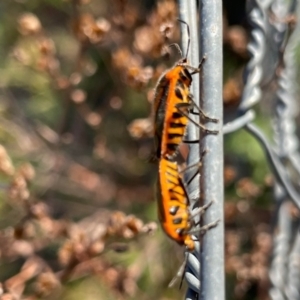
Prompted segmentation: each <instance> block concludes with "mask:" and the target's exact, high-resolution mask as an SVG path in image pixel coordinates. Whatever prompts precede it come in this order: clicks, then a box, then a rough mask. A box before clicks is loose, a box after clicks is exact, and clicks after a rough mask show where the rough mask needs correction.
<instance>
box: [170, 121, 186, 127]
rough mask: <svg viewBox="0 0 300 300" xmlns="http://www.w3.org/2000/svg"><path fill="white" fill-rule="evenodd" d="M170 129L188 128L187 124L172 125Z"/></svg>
mask: <svg viewBox="0 0 300 300" xmlns="http://www.w3.org/2000/svg"><path fill="white" fill-rule="evenodd" d="M170 127H171V128H182V127H186V124H183V123H173V122H172V123H171V124H170Z"/></svg>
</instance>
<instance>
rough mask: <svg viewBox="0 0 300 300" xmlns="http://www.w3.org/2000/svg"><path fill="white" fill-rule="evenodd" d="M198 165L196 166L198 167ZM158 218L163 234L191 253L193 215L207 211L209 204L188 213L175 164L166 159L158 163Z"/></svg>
mask: <svg viewBox="0 0 300 300" xmlns="http://www.w3.org/2000/svg"><path fill="white" fill-rule="evenodd" d="M199 165H200V163H199V164H198V166H199ZM157 185H158V186H157V199H158V217H159V220H160V223H161V226H162V228H163V230H164V231H165V233H166V234H167V235H168V236H169V237H170V238H171V239H173V240H174V241H176V242H177V243H179V244H180V245H185V246H186V248H187V249H188V251H193V250H194V247H195V243H194V241H193V239H192V236H191V234H192V231H191V230H192V228H193V226H194V225H195V224H194V221H193V219H194V215H196V214H198V213H199V212H201V211H204V210H205V209H207V208H208V207H209V206H210V204H211V203H209V204H208V205H206V206H203V207H200V208H199V209H198V210H196V211H195V212H194V213H193V214H191V213H190V211H189V198H188V194H187V192H186V188H185V185H184V183H183V180H182V178H181V173H180V172H179V170H178V165H177V163H176V162H174V161H171V160H169V159H166V158H161V160H160V161H159V176H158V183H157ZM216 224H217V222H213V223H211V224H208V225H206V226H204V227H202V228H200V229H199V230H197V232H199V231H206V230H207V229H209V228H211V227H213V226H215V225H216Z"/></svg>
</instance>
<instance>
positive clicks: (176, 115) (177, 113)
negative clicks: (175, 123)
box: [172, 112, 182, 119]
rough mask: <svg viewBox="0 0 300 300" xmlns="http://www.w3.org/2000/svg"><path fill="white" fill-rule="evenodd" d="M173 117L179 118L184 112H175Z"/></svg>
mask: <svg viewBox="0 0 300 300" xmlns="http://www.w3.org/2000/svg"><path fill="white" fill-rule="evenodd" d="M172 118H173V119H179V118H182V114H181V113H179V112H173V114H172Z"/></svg>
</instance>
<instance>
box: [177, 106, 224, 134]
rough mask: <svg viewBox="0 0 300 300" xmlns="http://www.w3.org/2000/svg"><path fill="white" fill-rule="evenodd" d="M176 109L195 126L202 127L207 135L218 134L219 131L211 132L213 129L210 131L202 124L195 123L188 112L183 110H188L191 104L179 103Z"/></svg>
mask: <svg viewBox="0 0 300 300" xmlns="http://www.w3.org/2000/svg"><path fill="white" fill-rule="evenodd" d="M175 106H176V108H177V109H178V111H179V112H180V113H181V114H182V115H183V116H185V117H186V118H188V120H189V121H191V122H192V123H193V124H195V125H196V126H198V127H200V128H201V129H202V130H204V132H206V133H211V134H218V133H219V131H218V130H211V129H208V128H206V127H205V126H204V125H202V124H201V123H197V122H196V121H194V120H193V119H192V118H191V117H190V116H189V114H188V113H187V112H185V111H184V110H183V108H187V107H189V106H190V104H189V103H178V104H176V105H175Z"/></svg>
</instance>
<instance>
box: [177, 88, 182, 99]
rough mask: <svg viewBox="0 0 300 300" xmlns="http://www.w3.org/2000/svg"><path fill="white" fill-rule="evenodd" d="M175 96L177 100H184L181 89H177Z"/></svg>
mask: <svg viewBox="0 0 300 300" xmlns="http://www.w3.org/2000/svg"><path fill="white" fill-rule="evenodd" d="M175 95H176V97H177V98H179V99H180V100H183V95H182V92H181V89H180V88H178V87H177V88H176V89H175Z"/></svg>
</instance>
